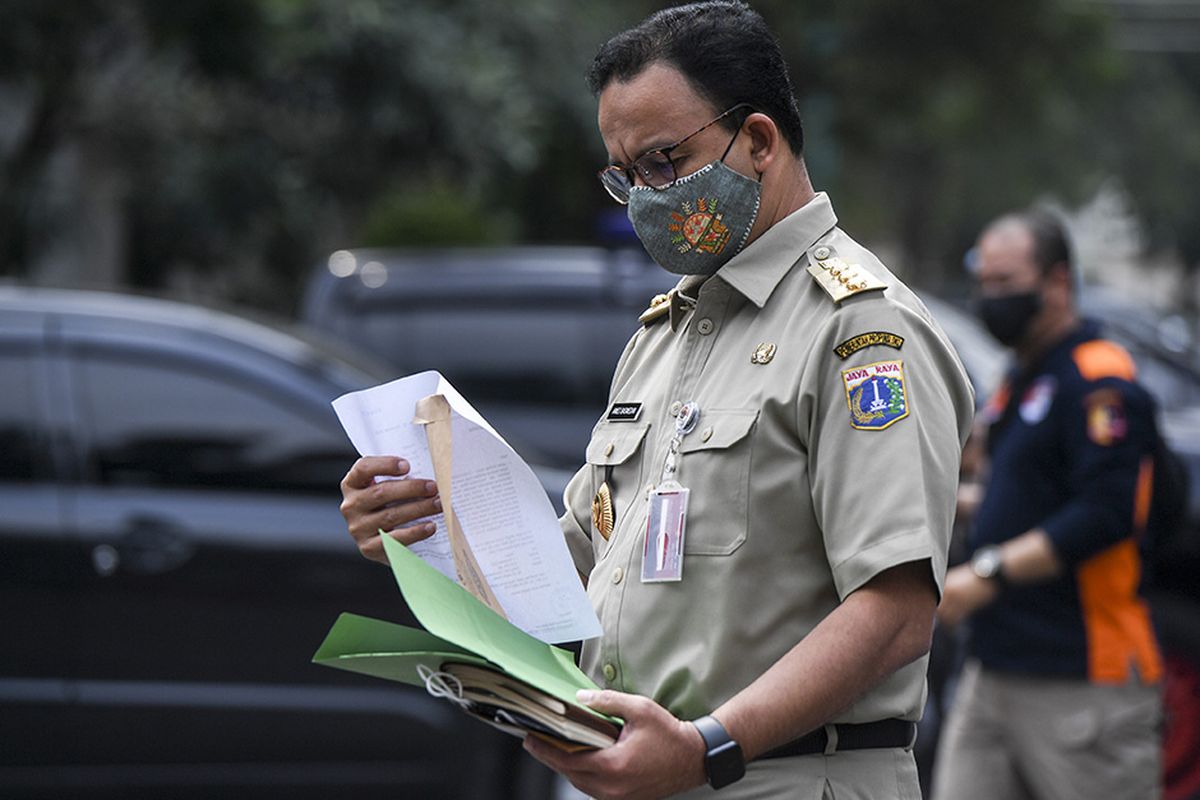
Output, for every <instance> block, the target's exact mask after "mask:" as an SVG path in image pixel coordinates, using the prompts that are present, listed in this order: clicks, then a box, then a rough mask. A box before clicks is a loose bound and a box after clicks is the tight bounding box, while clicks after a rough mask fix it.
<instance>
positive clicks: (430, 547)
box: [333, 371, 601, 644]
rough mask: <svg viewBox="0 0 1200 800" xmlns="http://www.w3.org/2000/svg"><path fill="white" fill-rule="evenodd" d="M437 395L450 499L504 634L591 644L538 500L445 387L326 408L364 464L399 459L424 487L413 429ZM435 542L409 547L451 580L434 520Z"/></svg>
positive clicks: (420, 383)
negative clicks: (422, 404) (445, 429)
mask: <svg viewBox="0 0 1200 800" xmlns="http://www.w3.org/2000/svg"><path fill="white" fill-rule="evenodd" d="M433 394H440V395H443V396H444V397H445V398H446V399H447V400H448V401H449V403H450V408H451V411H452V412H453V413H452V417H451V429H452V432H453V454H454V457H453V487H452V498H451V502H452V503H453V508H454V512H455V514H457V516H458V520H459V523H460V525H461V527H462V530H463V534H464V535H465V537H466V539H467V541H468V543H469V544H470V547H471V550H472V551H473V553H474V555H475V559H476V560H477V561H478V563H479V568H480V569H481V570H482V571H483V573H484V576H485V578H486V579H487V582H488V583H489V584H490V585H491V588H492V591H493V592H494V593H495V595H496V599H497V600H499V602H500V605H501V606H503V608H504V613H505V615H507V617H508V619H509V621H510V622H512V624H514V625H516V626H517V627H518V628H520V629H521V630H523V631H525V632H526V633H528V634H530V635H532V636H536V637H537V638H539V639H541V640H542V641H545V642H550V643H552V644H553V643H556V642H568V641H574V640H577V639H590V638H592V637H595V636H599V635H600V633H601V630H600V621H599V619H597V617H596V612H595V611H593V610H592V605H591V603H590V602H589V601H588V598H587V593H586V592H585V591H584V588H583V584H582V582H581V581H580V580H579V573H578V572H577V571H576V570H575V564H574V562H573V561H572V560H571V554H570V552H569V551H568V550H567V543H566V540H565V539H564V538H563V534H562V528H561V527H560V526H559V524H558V518H557V516H556V515H555V513H554V507H553V506H552V505H551V504H550V499H549V498H548V497H547V496H546V492H545V490H544V489H543V488H542V485H541V483H540V482H539V481H538V479H537V476H536V475H534V473H533V470H532V469H530V468H529V465H528V464H526V463H525V462H524V461H523V460H522V459H521V457H520V456H519V455H517V453H516V451H514V450H513V449H512V447H510V446H509V445H508V443H507V442H505V441H504V439H503V438H502V437H501V436H500V434H498V433H496V431H495V430H493V429H492V426H491V425H489V424H488V423H487V421H486V420H485V419H484V418H483V417H482V416H480V415H479V412H477V411H476V410H475V409H474V408H472V407H471V405H470V403H468V402H467V401H466V400H465V399H464V398H463V396H462V395H460V394H459V393H458V392H457V391H456V390H455V389H454V387H453V386H451V385H450V382H449V381H447V380H446V379H445V378H444V377H442V375H441V374H439V373H437V372H433V371H430V372H421V373H418V374H416V375H410V376H408V377H407V378H401V379H399V380H395V381H392V382H390V383H385V384H383V385H381V386H376V387H374V388H371V389H363V390H362V391H359V392H351V393H350V394H346V395H343V396H341V397H339V398H338V399H337V400H334V401H333V408H334V411H336V412H337V415H338V419H339V420H341V423H342V427H343V428H345V429H346V433H347V435H348V436H349V437H350V441H351V442H353V443H354V446H355V447H356V448H357V449H358V452H359V453H360V454H361V455H364V456H400V457H403V458H405V459H406V460H407V461H408V462H409V463H410V464H411V465H412V469H411V470H410V472H409V475H410V476H412V477H413V478H414V479H422V480H424V479H433V477H434V470H433V461H432V459H431V457H430V454H429V441H428V439H427V438H426V432H425V429H424V427H423V426H422V425H419V424H417V423H414V422H413V416H414V410H415V407H416V404H417V401H419V400H421V399H422V398H424V397H428V396H429V395H433ZM433 521H434V522H436V523H437V525H438V530H437V532H436V533H435V534H434V535H433V536H431V537H430V538H428V539H426V540H425V541H423V542H418V543H417V544H415V545H413V546H412V547H411V549H412V551H413V552H415V553H417V555H419V556H420V557H421V558H422V559H424V560H425V561H426V562H427V563H429V564H430V565H432V566H434V567H436V568H437V569H438V570H439V571H440V572H441V573H442V574H443V575H446V576H447V577H448V578H450V579H451V580H456V579H457V575H456V570H455V565H454V557H453V555H452V553H451V550H450V541H449V536H448V535H447V533H446V525H445V521H444V520H443V518H442V516H441V515H438V516H437V517H434V518H433Z"/></svg>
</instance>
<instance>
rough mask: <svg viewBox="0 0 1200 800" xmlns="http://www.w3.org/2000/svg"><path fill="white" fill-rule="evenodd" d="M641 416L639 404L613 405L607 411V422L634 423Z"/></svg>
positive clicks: (640, 405)
mask: <svg viewBox="0 0 1200 800" xmlns="http://www.w3.org/2000/svg"><path fill="white" fill-rule="evenodd" d="M641 415H642V404H641V403H613V406H612V408H610V409H609V410H608V421H609V422H636V421H637V418H638V417H640V416H641Z"/></svg>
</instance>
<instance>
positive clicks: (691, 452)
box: [678, 408, 758, 556]
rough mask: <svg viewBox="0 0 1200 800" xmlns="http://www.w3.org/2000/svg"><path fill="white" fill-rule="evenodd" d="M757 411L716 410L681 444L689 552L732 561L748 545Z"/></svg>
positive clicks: (686, 551)
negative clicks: (751, 459)
mask: <svg viewBox="0 0 1200 800" xmlns="http://www.w3.org/2000/svg"><path fill="white" fill-rule="evenodd" d="M757 422H758V410H757V409H744V408H731V409H711V410H706V411H704V412H703V413H702V414H701V416H700V424H699V425H698V426H697V427H696V430H694V431H692V432H691V433H689V434H688V435H687V436H686V437H684V440H683V444H682V445H680V448H679V452H680V456H681V457H680V460H679V475H678V479H679V482H680V483H681V484H683V485H684V486H686V487H688V488H689V489H690V490H691V493H690V494H689V496H688V514H687V533H686V534H685V538H684V545H683V552H684V554H685V555H695V556H727V555H730V554H731V553H733V552H734V551H735V550H737V549H738V548H739V547H741V546H742V543H743V542H745V541H746V533H747V529H748V527H749V511H750V507H749V490H750V457H751V453H752V450H753V443H754V437H753V436H751V435H750V433H751V431H753V430H754V425H755V423H757Z"/></svg>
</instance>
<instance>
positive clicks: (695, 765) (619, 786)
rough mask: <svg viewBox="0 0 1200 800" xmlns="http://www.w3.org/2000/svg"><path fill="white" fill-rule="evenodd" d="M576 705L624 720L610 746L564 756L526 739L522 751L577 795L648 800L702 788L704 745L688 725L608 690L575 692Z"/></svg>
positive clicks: (648, 701) (599, 799)
mask: <svg viewBox="0 0 1200 800" xmlns="http://www.w3.org/2000/svg"><path fill="white" fill-rule="evenodd" d="M579 702H581V703H583V704H584V705H587V706H589V707H590V708H593V709H595V710H596V711H599V712H601V713H604V714H610V715H612V716H615V717H621V718H622V719H624V720H625V727H624V728H622V730H621V736H620V738H619V739H618V740H617V743H616V744H614V745H612V746H611V747H606V748H604V749H601V750H587V751H583V752H579V753H568V752H566V751H564V750H560V749H559V748H557V747H555V746H554V745H551V744H548V743H546V742H543V741H540V740H538V739H537V738H535V737H533V736H527V737H526V738H525V749H526V750H527V751H528V752H529V754H530V755H532V756H533V757H534V758H536V759H537V760H538V761H540V762H542V763H543V764H545V765H546V766H548V767H550V769H552V770H554V771H555V772H558V773H560V774H562V775H563V776H564V777H566V779H567V780H569V781H570V782H571V783H572V785H574V786H575V788H577V789H579V790H580V791H581V792H584V793H585V794H587V795H589V796H590V797H594V798H597V800H605V799H606V798H634V799H636V798H644V799H645V800H650V799H651V798H657V797H666V796H668V795H672V794H676V793H677V792H682V791H686V790H688V789H692V788H695V787H696V786H700V785H702V784H703V783H704V782H705V775H704V752H705V748H704V739H703V738H701V736H700V731H698V730H696V727H695V726H694V725H692V724H691V723H690V722H683V721H682V720H679V719H676V718H675V717H674V716H672V715H671V713H670V712H669V711H667V710H666V709H665V708H663V707H662V706H660V705H658V704H657V703H655V702H654V701H653V700H651V699H649V698H648V697H642V696H641V695H635V694H624V693H622V692H615V691H611V690H605V691H600V692H580V693H579Z"/></svg>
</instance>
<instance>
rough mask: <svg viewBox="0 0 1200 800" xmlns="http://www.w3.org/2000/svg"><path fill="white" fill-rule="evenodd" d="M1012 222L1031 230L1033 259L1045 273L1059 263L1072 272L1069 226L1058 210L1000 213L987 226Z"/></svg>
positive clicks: (993, 227)
mask: <svg viewBox="0 0 1200 800" xmlns="http://www.w3.org/2000/svg"><path fill="white" fill-rule="evenodd" d="M1009 225H1019V226H1021V227H1022V228H1024V229H1025V230H1027V231H1029V236H1030V238H1031V239H1032V240H1033V263H1035V264H1037V266H1038V268H1039V269H1040V270H1041V273H1042V275H1047V274H1049V272H1050V270H1052V269H1054V267H1056V266H1058V265H1059V264H1062V265H1064V266H1065V267H1066V268H1067V272H1068V273H1070V272H1071V266H1072V265H1071V242H1070V239H1069V238H1068V237H1067V228H1066V226H1065V225H1064V224H1063V223H1062V220H1061V219H1060V218H1059V217H1058V215H1057V214H1054V213H1053V212H1051V211H1047V210H1046V209H1043V208H1031V209H1026V210H1024V211H1012V212H1009V213H1008V214H1005V215H1003V216H1001V217H998V218H997V219H996V220H995V221H994V222H992V224H990V225H988V230H992V229H995V228H1000V227H1007V226H1009Z"/></svg>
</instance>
